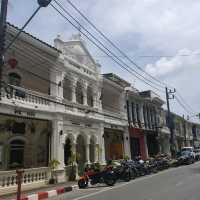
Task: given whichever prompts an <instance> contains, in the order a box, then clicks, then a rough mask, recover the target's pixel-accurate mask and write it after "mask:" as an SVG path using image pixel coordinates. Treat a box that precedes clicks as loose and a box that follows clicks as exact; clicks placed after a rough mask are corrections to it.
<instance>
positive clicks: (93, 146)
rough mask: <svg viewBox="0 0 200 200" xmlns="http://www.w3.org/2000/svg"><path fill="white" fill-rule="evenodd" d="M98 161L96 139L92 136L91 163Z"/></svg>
mask: <svg viewBox="0 0 200 200" xmlns="http://www.w3.org/2000/svg"><path fill="white" fill-rule="evenodd" d="M95 161H96V138H95V136H91V138H90V162H92V163H93V162H95Z"/></svg>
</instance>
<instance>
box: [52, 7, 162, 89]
mask: <svg viewBox="0 0 200 200" xmlns="http://www.w3.org/2000/svg"><path fill="white" fill-rule="evenodd" d="M50 5H51V6H52V7H53V8H54V10H56V11H57V12H58V13H59V14H60V15H61V16H62V17H63V18H64V19H65V20H67V21H68V22H69V23H70V24H71V25H72V26H74V27H75V28H76V29H77V30H79V31H80V32H81V33H82V34H83V35H84V36H85V37H86V38H87V39H88V40H89V41H90V42H92V43H93V44H94V45H95V46H96V47H98V48H99V49H100V50H101V51H102V52H104V53H105V54H106V55H108V56H109V57H110V58H111V59H112V60H113V61H114V62H115V63H117V64H118V65H119V66H120V67H121V68H123V69H125V70H126V71H128V72H129V73H131V74H132V75H133V76H134V77H136V78H138V79H139V80H141V81H142V82H144V83H145V84H147V85H149V86H150V87H152V88H154V89H156V90H158V91H160V92H164V91H162V90H160V89H158V88H157V87H155V86H153V85H151V84H150V83H149V82H147V81H145V80H143V79H141V78H140V77H138V76H137V75H136V74H134V73H133V72H132V69H130V67H129V66H128V65H127V64H125V65H126V66H127V67H129V69H128V68H126V67H125V66H124V65H123V64H124V62H123V61H121V60H120V59H119V58H118V57H117V56H116V55H115V54H113V53H112V52H111V51H110V50H109V49H107V48H106V49H107V50H108V52H109V53H107V52H106V51H105V50H104V49H103V48H102V47H101V46H99V45H98V44H97V43H96V42H95V41H94V40H93V39H91V38H90V37H89V36H88V35H87V34H86V33H84V32H83V31H82V30H80V28H79V27H78V26H76V25H75V24H74V23H73V22H71V21H70V20H69V19H68V18H67V17H66V16H65V15H64V14H63V13H62V12H61V11H60V10H59V9H58V8H56V7H55V6H54V5H53V4H50ZM80 25H81V24H80ZM83 29H85V28H84V27H83ZM90 35H92V34H91V33H90ZM93 38H95V37H94V36H93ZM101 44H102V43H101ZM104 47H105V46H104ZM111 55H114V57H115V58H116V59H117V60H118V61H117V60H116V59H114V58H113V57H112V56H111ZM120 62H121V63H123V64H121V63H120ZM140 76H141V75H140Z"/></svg>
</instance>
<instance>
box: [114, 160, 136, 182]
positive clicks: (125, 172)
mask: <svg viewBox="0 0 200 200" xmlns="http://www.w3.org/2000/svg"><path fill="white" fill-rule="evenodd" d="M113 171H114V172H115V176H116V179H117V180H124V181H127V182H128V181H130V180H131V179H134V178H135V173H134V171H133V170H132V168H131V167H130V166H129V164H128V162H127V161H126V160H124V161H121V163H120V165H117V166H115V167H114V168H113Z"/></svg>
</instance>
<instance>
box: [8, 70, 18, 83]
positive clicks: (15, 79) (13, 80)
mask: <svg viewBox="0 0 200 200" xmlns="http://www.w3.org/2000/svg"><path fill="white" fill-rule="evenodd" d="M8 78H9V80H8V82H9V83H10V84H11V85H16V86H20V85H21V76H20V75H18V74H17V73H14V72H12V73H10V74H9V75H8Z"/></svg>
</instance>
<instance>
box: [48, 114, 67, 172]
mask: <svg viewBox="0 0 200 200" xmlns="http://www.w3.org/2000/svg"><path fill="white" fill-rule="evenodd" d="M52 128H53V130H52V132H53V133H52V142H51V144H52V148H51V160H53V159H56V160H58V161H59V162H60V165H59V168H60V169H63V168H64V166H65V164H64V143H65V141H64V134H63V118H62V117H61V116H59V117H57V118H56V119H54V120H53V121H52Z"/></svg>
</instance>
